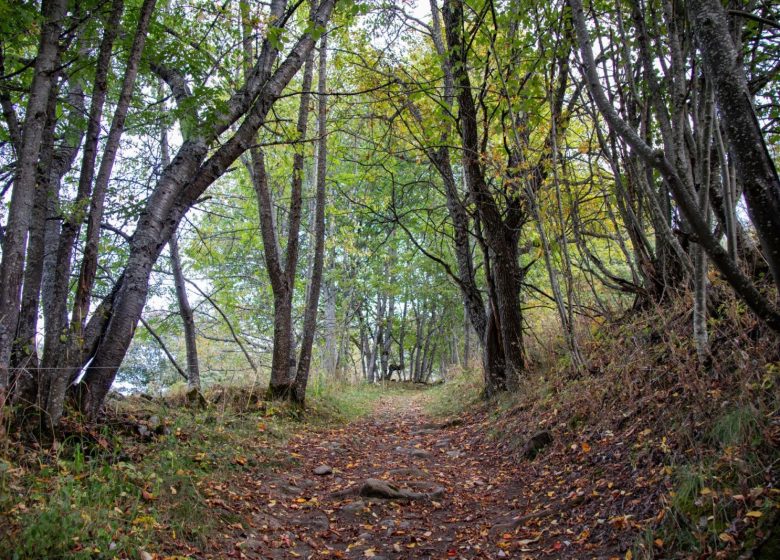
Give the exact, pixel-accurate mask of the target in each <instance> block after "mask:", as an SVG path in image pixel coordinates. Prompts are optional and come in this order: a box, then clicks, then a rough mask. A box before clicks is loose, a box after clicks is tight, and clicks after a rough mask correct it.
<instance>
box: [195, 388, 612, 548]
mask: <svg viewBox="0 0 780 560" xmlns="http://www.w3.org/2000/svg"><path fill="white" fill-rule="evenodd" d="M410 393H411V394H410V395H409V396H403V395H393V396H390V397H387V398H383V399H382V400H381V401H380V402H379V403H378V405H377V407H376V409H375V410H374V412H373V413H372V414H371V415H369V416H367V417H364V418H362V419H360V420H358V421H355V422H353V423H351V424H348V425H346V426H341V427H337V428H331V429H311V430H309V429H307V430H304V431H302V432H301V433H299V434H297V435H296V436H293V438H292V439H291V440H290V441H289V443H288V452H289V454H290V461H287V462H285V464H280V465H279V466H278V467H275V468H274V469H273V472H268V473H266V474H263V475H262V477H258V478H253V479H249V478H248V479H245V480H244V481H243V483H242V484H241V485H240V486H243V488H242V487H235V486H234V488H233V492H236V493H238V494H239V495H241V496H242V500H241V501H242V502H244V504H247V503H249V504H251V505H249V506H248V507H247V506H246V505H245V507H244V508H242V509H243V511H242V512H241V514H242V515H241V521H242V523H234V524H233V525H231V528H235V531H234V532H232V534H228V533H224V534H222V535H221V536H220V537H219V538H218V539H216V540H218V541H221V542H215V541H212V542H211V543H210V544H211V546H212V547H214V548H221V549H222V552H221V553H219V554H216V555H214V557H225V556H226V555H229V556H230V557H237V558H273V559H288V558H374V559H391V558H392V559H407V558H409V559H411V558H420V559H438V558H464V559H471V558H489V559H494V558H614V557H616V555H617V550H619V548H617V549H616V547H615V546H614V544H616V543H615V542H614V540H613V542H612V543H611V544H612V546H604V541H602V543H600V544H598V545H597V544H595V543H593V542H592V541H591V542H587V541H588V534H587V532H583V530H582V524H581V522H582V516H581V513H582V512H579V515H576V516H572V517H571V521H572V523H571V524H569V523H568V522H567V519H568V518H569V512H568V511H565V509H564V508H561V507H560V505H557V504H558V503H559V502H558V500H559V498H561V495H560V494H559V493H558V492H546V491H545V490H547V489H549V488H556V489H557V485H558V484H560V483H561V480H562V477H559V478H558V479H557V480H556V479H552V477H551V473H550V471H549V470H548V469H547V468H542V466H536V465H533V464H529V463H525V464H524V463H518V462H516V461H513V460H511V459H510V458H509V457H508V455H509V454H508V453H506V452H505V450H504V452H502V450H501V449H499V448H497V446H496V445H495V442H492V441H490V439H489V438H488V437H487V434H488V433H489V431H490V429H491V426H492V425H493V422H494V421H493V418H492V417H491V416H490V415H489V414H488V413H486V412H485V411H483V412H481V413H475V414H470V415H468V416H464V417H463V418H456V419H451V420H450V421H449V422H443V421H441V420H440V421H438V422H436V421H434V420H433V419H431V418H430V417H428V416H427V415H426V412H425V401H426V399H427V395H426V394H425V392H410ZM318 467H327V468H323V470H325V471H330V472H328V473H327V474H320V475H318V474H315V469H317V468H318ZM556 474H560V473H556ZM368 479H378V480H380V481H386V482H388V483H391V484H393V485H394V486H395V487H397V488H399V489H400V490H401V491H402V492H403V491H406V490H411V491H413V492H415V493H416V494H417V498H418V499H378V498H373V497H371V498H370V497H364V496H361V495H360V493H361V492H360V491H361V488H363V487H364V484H365V481H366V480H368ZM547 479H551V480H547ZM374 486H376V483H375V484H374ZM374 486H372V488H373V491H376V490H377V489H376V488H375V487H374ZM379 490H382V488H379ZM384 490H387V488H385V489H384ZM390 490H391V491H392V490H393V489H392V488H391V489H390ZM363 493H366V489H365V488H363ZM368 493H372V492H371V491H370V489H369V491H368ZM421 494H427V495H425V496H421ZM553 494H555V499H553V498H552V495H553ZM580 497H581V496H580ZM575 498H576V496H575ZM565 503H568V500H566V501H565ZM572 507H574V508H576V507H577V500H573V503H572ZM551 518H554V519H551ZM518 519H519V522H516V521H517V520H518ZM228 551H229V552H228ZM586 551H587V552H586ZM621 558H622V554H621Z"/></svg>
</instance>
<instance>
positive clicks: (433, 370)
mask: <svg viewBox="0 0 780 560" xmlns="http://www.w3.org/2000/svg"><path fill="white" fill-rule="evenodd" d="M0 16H2V17H1V18H0V20H2V24H0V102H2V109H3V120H2V124H1V125H0V142H2V144H1V146H0V165H1V166H2V167H1V168H0V173H2V189H3V190H2V200H3V205H2V212H1V213H0V217H1V218H2V233H3V236H2V264H1V265H0V275H1V277H2V286H1V289H0V406H2V407H4V408H7V407H8V405H10V404H14V405H17V404H18V405H19V407H18V409H19V410H30V409H33V410H37V411H39V412H40V413H41V414H40V418H41V419H42V420H43V423H44V424H46V425H50V426H51V425H56V424H57V422H58V421H59V419H60V417H61V415H62V414H63V411H64V409H65V405H66V400H67V397H69V396H70V397H71V400H72V403H73V405H74V406H76V407H79V408H81V409H82V410H83V411H84V412H85V413H86V414H87V415H88V416H89V417H90V418H94V417H96V416H97V415H98V413H99V410H100V407H101V404H102V402H103V400H104V398H105V396H106V394H107V392H108V391H109V389H110V387H111V386H112V384H113V383H114V381H115V380H116V377H117V373H119V376H120V377H119V379H120V380H122V381H123V382H125V383H129V384H131V385H134V386H136V387H138V386H141V385H148V384H149V383H150V382H154V383H159V384H162V385H168V384H171V383H172V382H173V379H172V378H170V376H167V373H166V372H168V371H170V372H173V373H172V375H174V376H176V375H179V374H180V375H181V376H183V377H184V378H186V379H187V382H188V384H189V389H190V390H191V391H192V394H193V395H197V391H198V389H199V387H200V384H201V380H202V382H204V383H209V382H215V381H224V380H242V379H245V378H247V377H251V378H253V379H258V378H262V379H263V380H264V381H267V382H268V383H269V387H270V390H269V393H270V394H271V395H272V396H275V397H280V398H291V399H294V400H296V401H298V402H301V403H302V402H304V400H305V395H306V389H307V384H308V381H309V371H310V369H311V370H312V372H313V373H314V374H315V375H316V376H317V379H319V377H320V376H322V377H327V378H336V379H342V380H345V379H360V378H363V379H366V380H368V381H370V382H375V381H378V380H389V379H391V378H393V377H395V378H399V379H412V380H414V381H420V382H425V381H429V380H432V379H434V378H439V377H443V376H444V375H445V372H446V369H447V367H448V366H449V365H451V364H453V363H461V364H463V363H467V362H469V361H470V360H471V361H479V362H480V365H481V368H482V370H483V371H484V388H485V394H486V395H493V394H495V393H498V392H501V391H506V390H515V389H516V388H517V387H518V384H519V381H520V380H522V378H523V376H525V375H527V374H528V371H529V369H530V368H532V367H533V356H532V354H531V353H530V352H529V341H537V342H535V343H542V344H545V345H556V349H557V351H558V352H559V353H560V356H561V359H563V360H565V361H566V362H567V363H569V364H570V365H571V367H572V368H573V369H574V370H581V369H584V368H588V367H589V364H588V363H587V361H586V359H585V358H584V357H583V353H582V352H581V351H580V344H581V338H582V335H583V332H582V331H583V328H582V325H583V324H584V323H585V322H586V321H587V320H592V319H594V318H607V319H609V318H613V317H615V316H617V315H619V314H620V313H622V312H623V311H625V310H626V309H629V308H632V307H633V308H634V309H637V308H641V307H646V306H650V305H664V304H666V303H668V302H670V301H673V300H678V299H680V298H687V297H689V295H690V301H691V302H692V304H691V305H692V320H691V333H692V334H691V336H692V340H693V342H694V343H695V348H696V352H697V356H698V360H699V364H700V366H701V367H707V365H708V364H709V363H710V360H711V353H710V349H709V344H710V340H709V329H710V323H709V322H708V318H711V317H713V316H717V315H718V314H719V313H720V311H719V305H720V303H721V302H722V301H723V299H724V298H727V297H731V293H732V292H733V294H735V295H736V297H738V298H740V299H741V300H742V301H744V303H745V305H746V306H747V307H748V308H749V309H750V311H751V312H752V313H754V314H755V315H756V316H758V317H759V318H760V319H761V320H762V321H763V323H764V324H765V326H766V328H768V329H771V330H774V331H778V330H780V312H779V311H778V307H777V285H778V282H780V238H778V235H779V234H778V232H780V227H778V226H779V225H780V224H778V220H780V180H778V174H777V170H776V165H775V160H776V153H777V152H776V150H777V141H778V128H777V126H778V119H779V118H780V105H779V103H780V99H779V93H778V91H779V90H778V83H780V82H779V81H778V79H777V77H778V72H780V65H778V63H777V59H778V57H777V55H778V49H779V48H780V44H779V43H778V38H779V37H778V29H780V24H778V13H777V8H776V6H774V5H773V4H772V3H770V2H741V1H729V2H727V3H726V4H724V3H721V2H719V1H717V0H697V1H696V2H685V3H680V2H672V1H670V0H648V1H644V2H640V1H638V0H625V1H605V2H590V3H585V4H584V5H583V2H581V1H580V0H569V1H567V2H564V1H560V2H552V3H549V2H537V1H524V0H509V1H507V2H501V3H496V2H492V1H490V0H488V1H483V0H469V1H463V0H444V1H443V2H442V3H439V2H437V0H430V3H429V4H425V5H418V6H416V7H415V6H410V5H407V4H403V3H393V2H387V3H382V2H372V1H366V2H357V1H354V0H349V1H347V0H339V1H338V2H337V1H336V0H320V2H316V1H313V2H312V3H293V4H289V3H287V2H286V1H285V0H273V1H272V2H271V3H270V4H268V5H265V4H263V5H261V4H257V3H253V2H247V1H243V0H242V1H238V2H226V3H223V4H219V5H217V4H213V3H210V2H201V1H199V0H192V1H190V2H179V1H177V0H169V1H167V2H162V1H157V2H155V1H154V0H144V1H142V2H140V1H135V0H133V1H125V0H113V1H111V2H79V3H72V2H67V1H64V0H44V1H43V2H42V3H40V4H39V3H35V2H32V3H27V4H19V3H15V2H3V3H1V4H0ZM166 247H167V248H168V249H167V251H166ZM726 285H727V286H729V290H724V289H722V286H726ZM139 323H141V324H142V325H143V328H142V329H140V330H139V331H136V328H137V326H138V324H139ZM550 324H554V325H557V326H558V328H559V329H560V332H561V336H560V340H558V339H555V340H550V339H549V338H545V339H544V340H542V339H541V338H540V337H545V336H548V333H549V325H550ZM178 340H182V342H181V343H179V342H178ZM181 364H184V365H183V366H182V365H181ZM310 364H312V365H311V366H310ZM195 398H197V397H195Z"/></svg>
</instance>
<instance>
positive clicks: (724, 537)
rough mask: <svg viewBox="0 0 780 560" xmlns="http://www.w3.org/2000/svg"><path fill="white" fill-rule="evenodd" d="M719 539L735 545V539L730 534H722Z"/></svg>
mask: <svg viewBox="0 0 780 560" xmlns="http://www.w3.org/2000/svg"><path fill="white" fill-rule="evenodd" d="M718 538H719V539H720V540H722V541H723V542H727V543H733V542H734V537H732V536H731V535H729V534H728V533H721V534H720V535H718Z"/></svg>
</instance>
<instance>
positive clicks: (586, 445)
mask: <svg viewBox="0 0 780 560" xmlns="http://www.w3.org/2000/svg"><path fill="white" fill-rule="evenodd" d="M582 452H583V453H589V452H590V444H589V443H588V442H587V441H583V442H582Z"/></svg>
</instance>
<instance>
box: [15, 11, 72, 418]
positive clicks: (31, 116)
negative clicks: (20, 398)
mask: <svg viewBox="0 0 780 560" xmlns="http://www.w3.org/2000/svg"><path fill="white" fill-rule="evenodd" d="M67 5H68V3H67V2H66V1H65V0H44V2H43V4H42V6H41V16H42V20H43V22H42V25H43V26H42V28H41V36H40V40H39V42H38V53H37V56H36V58H35V66H34V70H33V72H34V73H33V81H32V85H31V87H30V97H29V99H28V102H27V109H26V111H25V122H24V127H23V129H22V138H21V149H20V152H19V158H18V161H17V165H16V173H15V176H14V182H13V189H12V191H11V202H10V206H9V208H8V223H7V225H6V229H5V237H4V240H3V256H2V261H0V278H2V283H0V414H2V410H3V408H4V406H5V399H6V395H7V392H8V388H9V387H8V383H9V366H10V360H11V351H12V348H13V343H14V337H15V335H16V327H17V322H18V319H19V306H20V303H21V301H20V300H21V295H22V294H21V290H22V279H23V274H24V257H25V252H26V250H27V234H28V231H29V229H30V222H31V220H32V210H33V199H34V197H35V183H36V179H37V166H38V156H39V154H40V151H41V143H42V140H43V134H44V128H45V126H46V117H47V110H46V109H47V106H48V102H49V95H50V92H51V89H52V87H53V80H54V77H55V74H56V68H57V65H58V64H59V55H60V52H59V51H60V49H59V37H60V33H61V31H62V23H63V21H62V20H63V19H64V17H65V13H66V10H67ZM0 424H2V422H0Z"/></svg>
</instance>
